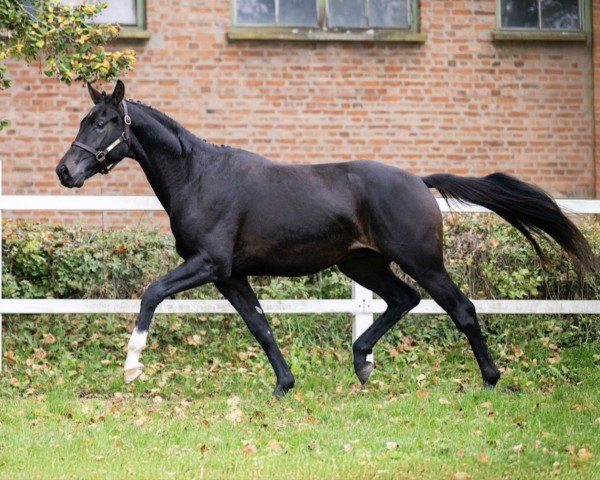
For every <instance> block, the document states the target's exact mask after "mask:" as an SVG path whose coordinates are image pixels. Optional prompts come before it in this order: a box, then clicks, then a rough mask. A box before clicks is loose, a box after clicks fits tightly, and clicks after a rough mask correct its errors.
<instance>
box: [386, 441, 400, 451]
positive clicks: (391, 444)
mask: <svg viewBox="0 0 600 480" xmlns="http://www.w3.org/2000/svg"><path fill="white" fill-rule="evenodd" d="M385 446H386V448H387V449H388V450H393V449H394V448H398V444H397V443H396V442H387V443H386V444H385Z"/></svg>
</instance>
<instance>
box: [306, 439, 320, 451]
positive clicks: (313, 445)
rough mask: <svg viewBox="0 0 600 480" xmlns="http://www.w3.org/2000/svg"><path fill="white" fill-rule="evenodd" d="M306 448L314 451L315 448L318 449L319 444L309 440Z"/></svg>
mask: <svg viewBox="0 0 600 480" xmlns="http://www.w3.org/2000/svg"><path fill="white" fill-rule="evenodd" d="M308 448H309V449H310V450H316V449H317V448H319V442H317V441H316V440H311V441H310V443H309V444H308Z"/></svg>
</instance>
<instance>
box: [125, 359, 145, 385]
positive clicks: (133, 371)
mask: <svg viewBox="0 0 600 480" xmlns="http://www.w3.org/2000/svg"><path fill="white" fill-rule="evenodd" d="M142 373H144V366H143V365H141V364H140V366H139V367H133V368H130V369H129V370H125V383H131V382H133V381H135V380H136V379H138V378H139V377H140V376H141V375H142Z"/></svg>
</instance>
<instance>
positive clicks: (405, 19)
mask: <svg viewBox="0 0 600 480" xmlns="http://www.w3.org/2000/svg"><path fill="white" fill-rule="evenodd" d="M369 7H370V10H371V11H370V12H369V14H370V26H372V27H408V26H409V25H410V16H409V13H408V0H371V2H370V3H369Z"/></svg>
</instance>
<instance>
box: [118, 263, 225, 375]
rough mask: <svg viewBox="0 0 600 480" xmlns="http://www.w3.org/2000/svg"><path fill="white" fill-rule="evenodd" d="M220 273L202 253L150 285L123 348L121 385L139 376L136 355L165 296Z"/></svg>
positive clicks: (214, 277)
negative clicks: (123, 359) (124, 355)
mask: <svg viewBox="0 0 600 480" xmlns="http://www.w3.org/2000/svg"><path fill="white" fill-rule="evenodd" d="M224 270H225V269H223V268H222V266H220V265H218V264H217V263H215V262H214V261H213V260H212V258H211V257H210V256H209V255H207V254H206V253H204V252H202V253H198V254H196V255H194V256H192V257H190V258H188V259H187V260H186V261H185V262H183V263H182V264H181V265H179V266H178V267H177V268H176V269H175V270H172V271H170V272H169V273H167V274H166V275H165V276H163V277H161V278H159V279H158V280H156V281H155V282H153V283H151V284H150V286H149V287H148V288H147V289H146V291H145V292H144V295H142V306H141V308H140V313H139V315H138V318H137V321H136V323H135V329H134V330H133V333H132V334H131V338H130V340H129V344H128V346H127V359H126V360H125V383H130V382H133V381H134V380H135V379H136V378H138V377H139V376H140V375H141V374H142V370H143V368H144V366H143V365H142V364H141V363H140V355H141V353H142V350H143V349H144V347H145V346H146V340H147V338H148V329H149V328H150V323H151V322H152V316H153V315H154V311H155V310H156V307H158V305H159V304H160V303H161V302H162V301H163V300H164V299H165V298H167V297H168V296H169V295H173V294H175V293H178V292H183V291H184V290H189V289H190V288H194V287H199V286H200V285H204V284H206V283H210V282H214V281H215V280H218V279H219V277H220V276H221V277H222V273H223V271H224Z"/></svg>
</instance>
